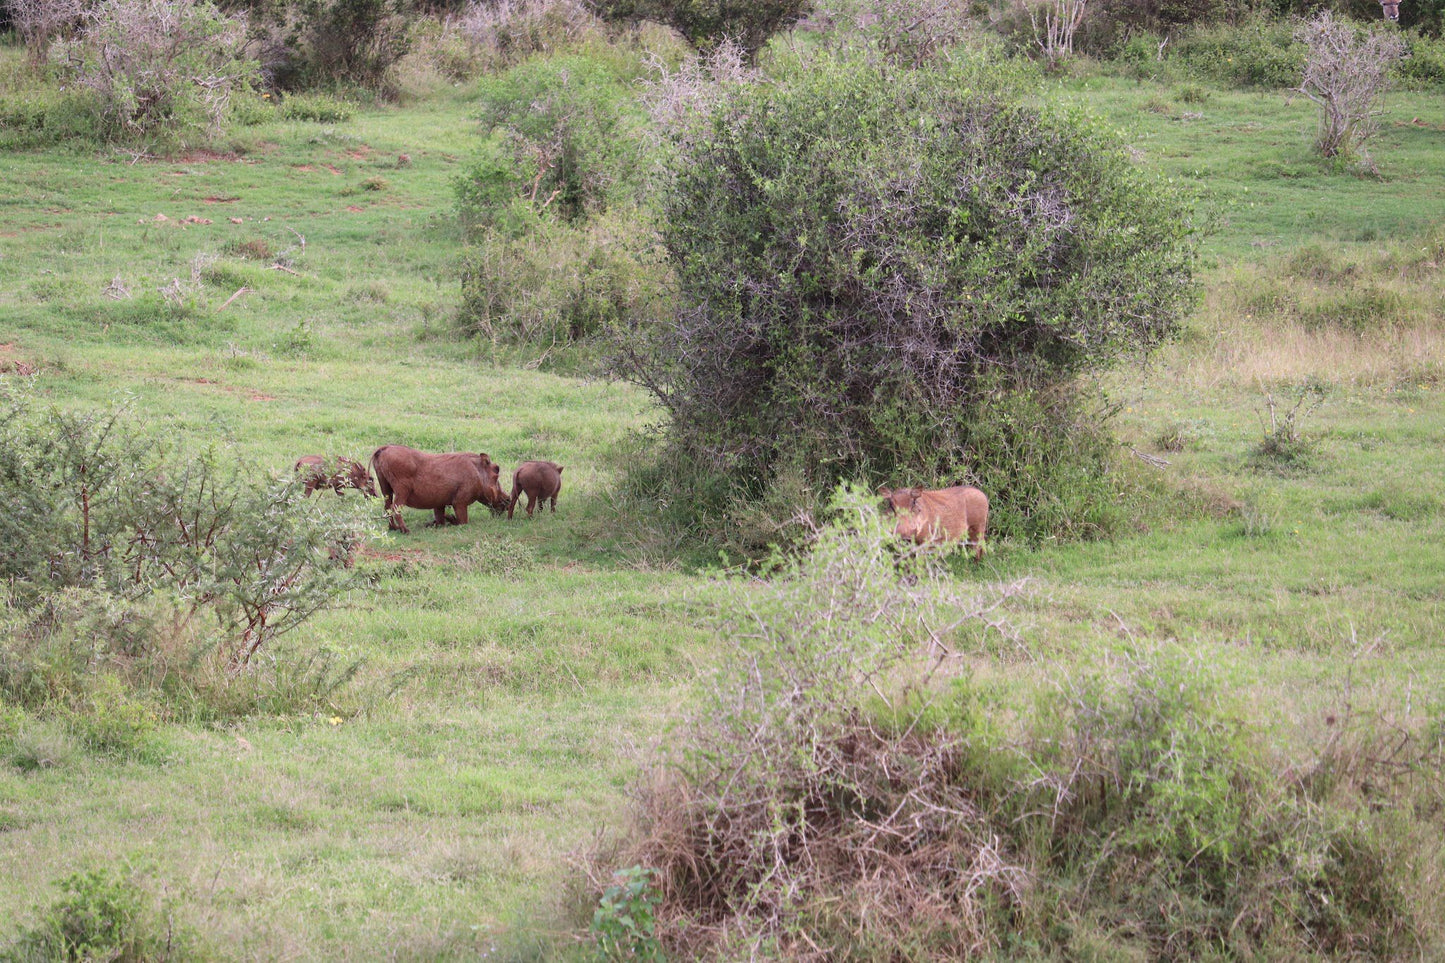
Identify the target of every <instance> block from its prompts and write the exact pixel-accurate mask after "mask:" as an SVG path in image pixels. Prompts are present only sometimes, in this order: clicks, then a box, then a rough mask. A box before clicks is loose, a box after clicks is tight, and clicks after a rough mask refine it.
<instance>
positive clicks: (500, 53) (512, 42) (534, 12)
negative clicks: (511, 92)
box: [456, 0, 604, 76]
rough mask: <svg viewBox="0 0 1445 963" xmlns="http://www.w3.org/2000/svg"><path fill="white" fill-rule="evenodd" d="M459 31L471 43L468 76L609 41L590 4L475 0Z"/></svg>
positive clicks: (576, 0)
mask: <svg viewBox="0 0 1445 963" xmlns="http://www.w3.org/2000/svg"><path fill="white" fill-rule="evenodd" d="M456 28H457V31H458V32H459V33H460V34H461V36H462V37H464V38H465V39H466V41H467V44H468V60H469V64H468V67H467V69H468V70H469V71H470V73H468V74H467V76H471V75H473V74H474V73H476V72H478V71H480V72H483V73H491V72H495V71H499V70H504V69H506V68H508V67H513V66H516V65H517V64H520V63H521V62H523V61H524V60H527V59H528V58H530V57H532V56H534V55H538V54H542V55H548V56H555V55H557V54H561V53H565V52H569V51H573V50H576V49H577V48H578V47H580V46H581V45H582V44H584V43H585V42H588V41H591V40H600V39H601V38H602V37H603V36H604V28H603V25H602V21H601V20H600V19H599V18H598V17H597V15H596V14H595V13H593V12H592V10H591V8H590V7H589V5H588V4H587V3H586V2H585V0H498V2H487V0H473V2H471V3H468V4H467V6H466V9H465V10H464V11H463V12H462V13H461V14H460V15H459V16H458V17H457V19H456ZM458 66H460V65H458Z"/></svg>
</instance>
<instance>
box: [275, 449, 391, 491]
mask: <svg viewBox="0 0 1445 963" xmlns="http://www.w3.org/2000/svg"><path fill="white" fill-rule="evenodd" d="M295 470H296V472H297V474H300V475H301V476H302V480H303V481H304V482H305V483H306V491H305V492H303V493H302V494H304V495H306V496H307V497H308V498H309V497H310V495H311V493H312V492H314V491H316V489H318V488H329V489H331V490H332V491H334V492H336V494H338V495H340V494H341V490H342V489H343V488H355V489H356V490H357V491H359V492H361V493H362V494H364V495H367V496H370V497H373V498H374V497H375V496H376V486H375V485H373V484H372V483H371V472H369V471H367V470H366V466H365V465H363V464H361V463H360V462H355V461H352V460H351V459H350V458H327V457H326V456H325V455H302V456H301V457H300V458H298V459H296V466H295Z"/></svg>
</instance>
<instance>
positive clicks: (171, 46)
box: [60, 0, 259, 149]
mask: <svg viewBox="0 0 1445 963" xmlns="http://www.w3.org/2000/svg"><path fill="white" fill-rule="evenodd" d="M243 40H244V30H243V27H242V25H241V24H240V23H239V22H238V21H235V20H232V19H230V18H228V17H226V16H224V15H222V14H221V13H220V12H219V11H218V10H217V9H216V7H214V6H213V5H212V4H210V3H208V2H204V0H201V2H197V0H182V2H163V0H103V2H100V3H96V4H94V5H92V6H88V7H85V8H84V10H83V13H82V16H81V28H80V30H79V32H78V33H77V34H76V36H75V39H73V40H71V41H69V42H67V44H66V47H65V58H64V64H63V66H62V67H61V68H60V69H61V72H62V74H63V76H64V77H65V78H66V79H67V81H68V83H69V84H70V85H72V86H73V93H72V95H71V97H70V99H71V100H72V101H73V106H72V107H71V108H70V109H71V110H72V111H75V112H83V113H84V114H87V115H88V116H89V130H88V131H86V132H87V133H88V134H89V135H90V136H92V137H94V138H96V139H98V140H102V141H121V142H127V143H138V144H142V145H145V146H147V147H151V148H162V149H169V148H175V147H183V146H186V145H188V144H192V143H196V142H199V141H204V140H205V139H208V138H210V137H213V136H214V135H215V134H216V133H217V132H219V131H220V129H221V128H222V126H223V124H224V123H225V120H226V117H227V114H228V111H229V108H230V104H231V99H232V98H233V97H235V96H237V95H240V94H244V93H245V92H246V91H248V90H249V89H250V88H251V86H252V85H253V84H254V83H255V82H256V81H257V80H258V78H259V74H258V68H257V65H256V63H255V62H254V61H252V60H250V59H248V58H247V57H246V56H245V52H244V49H243Z"/></svg>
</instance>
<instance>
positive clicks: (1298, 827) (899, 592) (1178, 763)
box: [594, 498, 1440, 961]
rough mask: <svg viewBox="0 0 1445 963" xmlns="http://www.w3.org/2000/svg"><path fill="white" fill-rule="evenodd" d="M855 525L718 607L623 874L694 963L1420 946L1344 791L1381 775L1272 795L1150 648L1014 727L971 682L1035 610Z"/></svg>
mask: <svg viewBox="0 0 1445 963" xmlns="http://www.w3.org/2000/svg"><path fill="white" fill-rule="evenodd" d="M834 508H835V510H836V511H838V512H839V513H840V515H841V516H842V519H841V520H840V521H839V522H838V523H837V524H834V525H829V526H827V527H825V528H823V529H822V530H821V531H814V532H813V535H812V540H811V541H810V543H809V545H808V550H807V552H806V553H805V554H800V555H796V556H791V557H788V558H786V559H781V560H779V562H778V564H777V566H776V568H775V569H774V570H773V571H771V572H770V573H769V574H768V575H767V576H766V577H765V578H756V577H754V578H741V577H735V578H733V579H729V580H727V581H725V582H724V583H723V584H722V585H721V586H720V592H719V593H718V598H719V599H720V601H719V603H718V604H719V611H718V617H717V630H718V637H719V640H720V642H721V643H722V644H724V645H725V646H726V647H727V649H728V652H729V653H730V654H729V657H728V658H726V659H723V660H721V661H720V663H719V665H718V667H717V668H716V669H715V670H714V672H715V674H714V675H713V676H712V677H711V678H709V679H708V680H707V681H706V683H705V684H704V687H703V689H702V690H701V694H700V701H699V703H698V705H697V706H696V708H695V709H694V710H693V712H692V713H691V715H690V719H689V722H688V723H687V724H685V725H684V727H683V728H682V729H681V731H680V734H678V735H676V736H674V738H673V739H671V740H670V748H669V749H668V750H667V755H666V757H665V759H664V760H662V761H661V764H660V765H659V766H658V767H657V768H655V769H654V770H652V771H651V772H650V773H647V774H646V775H645V776H644V777H643V779H642V780H641V781H640V783H639V784H638V787H637V790H636V793H635V798H636V803H637V808H636V810H635V816H636V821H635V823H634V825H633V826H632V829H631V835H630V836H629V837H628V838H627V839H625V840H623V841H622V843H621V844H620V845H619V846H618V847H617V848H616V849H614V850H613V851H612V853H611V856H610V859H612V860H615V861H616V865H624V866H629V865H630V866H637V867H641V869H640V870H637V872H648V871H654V872H655V877H654V878H655V880H656V895H657V897H659V902H658V903H657V905H656V907H655V909H652V917H651V918H653V919H655V920H656V934H657V936H658V937H659V938H660V939H661V940H662V941H663V943H664V945H665V946H667V948H668V949H669V950H670V951H671V952H672V953H673V954H674V955H676V956H678V957H685V958H689V959H695V958H724V959H736V958H742V957H750V956H751V957H755V956H766V957H769V958H788V959H805V960H807V959H817V960H825V959H853V960H879V961H883V960H888V961H898V960H954V959H960V958H967V957H972V956H975V955H979V954H989V953H995V954H1001V955H1016V954H1019V953H1022V952H1024V951H1025V949H1028V948H1031V949H1032V950H1033V951H1034V952H1035V953H1038V954H1041V956H1042V957H1043V958H1054V957H1055V956H1060V957H1062V958H1088V957H1091V956H1094V955H1095V954H1097V953H1098V952H1099V951H1100V950H1101V949H1103V948H1104V947H1107V948H1108V949H1109V951H1110V952H1111V953H1114V954H1122V955H1128V958H1134V955H1135V954H1140V953H1142V954H1146V955H1148V956H1149V957H1150V958H1168V959H1184V958H1197V957H1198V956H1199V955H1201V954H1205V953H1208V952H1210V951H1211V950H1216V951H1217V950H1220V949H1224V950H1225V951H1227V952H1229V953H1234V954H1238V955H1239V956H1241V957H1243V958H1260V957H1274V958H1278V957H1281V956H1291V955H1295V954H1300V953H1304V954H1308V953H1311V952H1323V953H1333V952H1346V951H1349V950H1351V949H1353V950H1355V951H1359V952H1365V953H1369V954H1371V955H1373V956H1376V957H1383V956H1389V955H1391V954H1392V953H1395V952H1400V951H1405V950H1408V948H1409V947H1410V946H1411V945H1412V943H1411V942H1410V940H1411V939H1412V937H1413V934H1414V933H1416V932H1417V927H1418V926H1419V925H1420V919H1419V918H1417V916H1416V914H1415V913H1414V912H1413V911H1412V908H1411V906H1410V905H1409V901H1408V899H1407V898H1406V893H1407V892H1408V886H1407V884H1408V883H1409V879H1410V872H1411V870H1410V868H1409V862H1408V861H1407V860H1405V859H1402V858H1401V854H1400V852H1398V851H1397V850H1396V849H1393V848H1391V847H1390V845H1388V841H1387V839H1385V838H1384V837H1383V835H1382V832H1383V829H1384V827H1385V826H1386V825H1388V824H1389V820H1388V819H1386V820H1384V821H1383V822H1382V821H1381V820H1379V819H1375V818H1373V817H1371V816H1370V814H1369V811H1368V810H1367V809H1366V808H1365V807H1364V806H1363V805H1362V804H1361V800H1360V799H1359V798H1349V797H1348V796H1347V795H1343V794H1340V793H1336V792H1335V791H1334V789H1333V788H1332V787H1333V786H1335V785H1337V783H1335V782H1333V781H1332V780H1334V779H1336V778H1343V779H1345V780H1346V781H1348V780H1349V779H1350V778H1352V776H1351V774H1352V773H1353V774H1354V776H1353V778H1354V781H1355V783H1357V784H1358V783H1360V782H1362V781H1364V780H1366V779H1371V780H1373V779H1377V778H1379V777H1380V775H1381V774H1382V771H1381V770H1379V769H1378V768H1375V769H1363V770H1362V769H1361V768H1360V767H1359V766H1358V765H1356V764H1355V763H1353V762H1350V761H1348V760H1355V759H1358V757H1359V754H1358V753H1352V754H1347V753H1342V752H1340V751H1338V749H1337V748H1336V747H1335V746H1334V745H1333V744H1332V745H1331V746H1330V747H1326V750H1325V751H1324V752H1323V753H1322V754H1321V757H1320V761H1319V765H1318V766H1316V767H1314V768H1313V769H1309V770H1308V771H1309V772H1310V773H1311V775H1310V776H1309V778H1308V779H1301V778H1299V777H1298V776H1297V775H1294V774H1292V773H1291V772H1289V771H1286V772H1285V773H1283V774H1277V773H1275V772H1272V771H1271V769H1270V767H1269V765H1268V762H1267V760H1266V758H1265V756H1264V754H1263V751H1262V749H1261V748H1260V747H1259V746H1258V745H1256V744H1255V743H1254V742H1253V741H1252V740H1251V738H1250V735H1249V728H1248V726H1246V725H1245V724H1244V722H1243V721H1242V718H1241V716H1240V715H1239V714H1238V712H1237V711H1235V710H1233V708H1232V707H1230V706H1229V705H1228V704H1227V703H1226V702H1225V701H1224V699H1223V698H1222V696H1221V693H1220V690H1219V688H1218V687H1217V686H1216V685H1215V683H1214V680H1213V678H1212V676H1211V674H1210V673H1209V671H1208V670H1207V666H1206V664H1205V663H1204V662H1203V661H1202V660H1201V659H1200V658H1198V657H1194V656H1191V655H1189V654H1182V653H1178V652H1176V651H1174V650H1172V649H1150V648H1146V647H1142V646H1137V645H1133V644H1131V645H1129V646H1127V647H1126V649H1125V651H1124V653H1123V654H1122V658H1121V659H1118V660H1112V661H1113V664H1112V665H1110V666H1107V667H1106V668H1104V669H1102V670H1099V671H1092V672H1083V673H1073V674H1071V675H1070V676H1069V677H1068V678H1066V679H1064V680H1062V681H1061V682H1060V683H1059V684H1058V686H1057V688H1056V689H1054V690H1053V691H1052V692H1048V693H1045V694H1044V695H1042V696H1041V697H1040V699H1039V700H1038V701H1037V703H1036V704H1034V705H1032V706H1021V705H1013V704H1010V703H1006V702H1005V701H1003V699H1002V697H1001V696H999V695H997V694H994V693H990V692H988V691H987V690H985V689H984V688H982V687H980V686H977V685H975V684H973V683H972V682H971V681H970V680H969V678H968V675H967V671H966V670H965V669H964V668H962V665H961V657H962V656H965V655H968V654H970V653H971V654H973V655H974V656H977V655H978V654H979V653H980V652H991V653H993V654H995V655H997V654H1001V653H1017V652H1026V651H1027V650H1026V649H1025V648H1023V647H1022V646H1021V645H1020V643H1019V640H1018V638H1017V636H1016V635H1015V634H1014V633H1013V632H1012V630H1011V629H1010V628H1009V627H1008V625H1007V622H1006V621H1005V620H1004V618H1003V616H1002V614H1001V613H1002V612H1003V609H1001V608H1000V606H1001V605H1004V604H1006V603H1007V599H1008V597H1009V596H1010V595H1012V594H1013V593H1015V592H1017V591H1018V590H1019V587H1017V586H1012V587H1004V588H999V587H995V588H992V589H989V590H987V591H985V592H983V593H981V595H982V597H983V601H979V600H978V599H970V598H968V597H967V596H965V595H962V594H960V593H959V591H958V587H957V583H954V582H952V581H951V580H950V579H949V578H947V577H946V575H944V573H943V572H942V570H940V569H939V567H938V562H937V559H936V558H935V557H933V556H931V555H929V554H927V553H925V554H923V555H917V554H908V555H904V556H902V557H900V556H898V555H896V554H895V553H894V551H893V550H892V546H891V545H890V539H889V538H888V537H887V534H886V530H885V529H884V528H883V527H881V526H880V525H879V523H878V519H877V516H876V514H874V513H873V512H872V510H871V509H870V508H869V507H868V506H867V505H866V504H864V503H863V502H860V501H858V500H857V499H846V498H845V499H843V500H841V501H839V502H838V503H836V504H835V506H834ZM999 642H1003V643H1004V644H1003V645H1002V646H1000V645H999V644H998V643H999ZM1004 720H1014V721H1013V722H1012V723H1009V722H1005V721H1004ZM1009 726H1011V727H1012V728H1011V729H1010V728H1008V727H1009ZM1432 739H1433V737H1430V738H1427V739H1422V740H1419V743H1420V746H1419V752H1418V753H1417V754H1418V755H1419V760H1420V762H1421V764H1422V765H1421V766H1419V767H1417V769H1416V772H1418V773H1427V772H1428V771H1429V765H1430V764H1431V763H1432V762H1433V761H1434V759H1435V758H1436V756H1435V755H1434V753H1437V752H1438V749H1437V747H1436V744H1435V743H1434V742H1433V741H1432ZM1341 744H1343V743H1341ZM1364 744H1365V743H1364V742H1361V741H1360V740H1359V739H1358V737H1357V738H1356V741H1355V742H1354V743H1352V745H1364ZM1342 756H1347V761H1346V762H1344V763H1342V762H1341V758H1340V757H1342ZM1315 773H1318V774H1319V775H1318V776H1316V775H1315ZM1425 778H1430V777H1428V776H1427V777H1425ZM1433 779H1434V782H1433V785H1434V786H1436V787H1439V785H1440V780H1439V776H1438V773H1436V774H1435V775H1434V777H1433ZM1380 785H1381V786H1385V785H1388V783H1386V782H1381V783H1380ZM1437 792H1438V788H1437ZM1436 798H1438V796H1437V797H1436ZM1377 801H1378V800H1377ZM594 869H598V870H601V871H600V872H596V873H594V884H595V885H597V886H598V887H599V889H600V888H601V886H602V885H603V884H605V882H606V881H607V879H608V874H607V872H606V867H605V866H601V865H597V864H594Z"/></svg>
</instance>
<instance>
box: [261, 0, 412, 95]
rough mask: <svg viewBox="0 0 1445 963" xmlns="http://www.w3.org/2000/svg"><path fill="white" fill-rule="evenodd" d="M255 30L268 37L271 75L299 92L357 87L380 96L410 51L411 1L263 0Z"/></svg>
mask: <svg viewBox="0 0 1445 963" xmlns="http://www.w3.org/2000/svg"><path fill="white" fill-rule="evenodd" d="M258 6H259V7H260V8H261V12H260V15H259V16H258V18H257V21H256V27H257V29H258V30H259V31H260V32H261V34H262V35H263V36H265V37H267V38H269V41H268V43H267V44H266V46H267V47H268V48H269V49H270V51H271V55H270V56H269V57H268V58H267V59H268V60H269V61H270V62H269V63H268V75H269V76H270V79H271V82H272V83H273V84H275V85H276V86H279V87H282V88H286V89H293V90H294V89H300V88H305V87H312V86H317V85H337V84H343V85H344V84H356V85H359V86H362V87H368V88H372V89H376V90H381V91H382V92H390V88H389V87H388V83H389V72H390V70H391V68H392V67H393V66H394V65H395V64H396V62H397V61H399V60H400V59H401V58H402V57H404V56H405V55H406V52H407V51H408V50H409V49H410V48H411V21H412V18H413V16H414V15H415V11H416V5H415V4H414V3H413V2H412V0H288V2H282V3H276V4H274V5H273V4H267V3H265V0H261V2H260V3H259V4H258Z"/></svg>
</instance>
